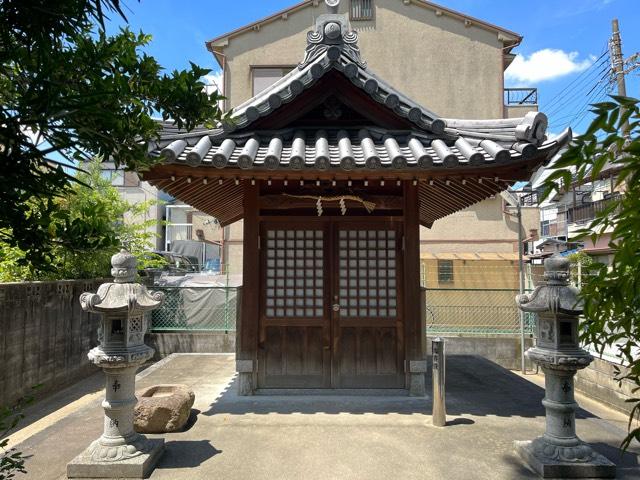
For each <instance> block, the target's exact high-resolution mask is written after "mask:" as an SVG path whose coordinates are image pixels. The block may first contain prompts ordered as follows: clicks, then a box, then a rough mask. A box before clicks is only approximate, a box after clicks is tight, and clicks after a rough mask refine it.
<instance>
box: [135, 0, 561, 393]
mask: <svg viewBox="0 0 640 480" xmlns="http://www.w3.org/2000/svg"><path fill="white" fill-rule="evenodd" d="M326 3H327V6H328V13H326V14H323V15H320V16H319V17H318V18H317V19H316V24H315V29H314V30H313V31H311V32H309V33H308V35H307V45H306V51H304V52H303V49H304V46H303V45H301V46H300V53H301V56H300V59H301V62H300V64H299V65H298V66H297V68H295V69H294V70H293V71H291V72H290V73H288V74H287V75H285V76H284V77H283V78H281V79H280V80H278V81H277V82H276V83H274V84H273V85H271V86H270V87H268V88H267V89H265V90H263V91H262V92H260V93H258V94H257V95H255V96H254V97H253V98H251V99H250V100H248V101H246V102H245V103H243V104H241V105H239V106H237V107H236V108H234V110H233V112H232V115H231V116H230V118H229V119H228V120H226V121H224V123H223V124H221V125H220V126H219V127H218V128H215V129H210V130H208V129H205V128H197V129H195V130H193V131H191V132H181V131H178V130H176V129H175V128H174V127H172V126H171V125H169V124H168V123H167V124H166V126H165V129H164V132H163V133H162V137H161V140H160V141H159V143H158V145H156V147H155V149H154V150H153V151H152V152H151V155H152V156H155V157H158V158H159V159H160V162H159V163H158V164H156V165H155V166H154V167H153V168H152V169H151V170H150V171H148V172H145V173H144V174H143V175H144V179H145V180H146V181H148V182H150V183H151V184H152V185H154V186H156V187H158V188H160V189H162V190H164V191H165V192H167V193H169V194H171V195H172V196H174V197H175V198H177V199H179V200H182V201H184V202H185V203H187V204H189V205H191V206H193V207H195V208H197V209H198V210H200V211H202V212H205V213H207V214H210V215H212V216H214V217H216V218H217V219H218V220H219V221H220V223H221V224H222V225H223V226H224V225H229V224H231V223H233V222H236V221H238V220H240V219H243V220H244V233H243V287H242V306H241V314H240V318H239V319H238V325H237V342H236V362H237V370H238V373H239V385H240V393H241V394H245V395H247V394H252V393H254V392H255V391H256V390H257V389H260V390H265V391H267V390H272V389H362V388H367V389H402V390H406V391H408V392H409V393H410V394H414V395H421V394H424V389H425V387H424V372H425V371H426V340H427V339H426V334H425V319H424V315H423V308H422V306H421V305H422V302H421V299H422V296H421V290H420V251H419V250H420V243H419V242H420V240H419V227H420V225H422V226H425V227H431V226H432V225H433V224H434V222H436V221H437V220H438V219H441V218H443V217H445V216H447V215H450V214H452V213H454V212H457V211H459V210H462V209H464V208H466V207H468V206H470V205H473V204H475V203H477V202H480V201H482V200H484V199H486V198H489V197H491V196H493V195H496V194H497V193H499V192H501V191H503V190H505V189H507V188H508V187H509V186H510V185H512V184H513V183H515V182H517V181H521V180H528V179H529V178H530V177H531V174H532V173H533V172H534V171H535V170H536V169H537V168H539V167H540V166H541V165H543V164H546V163H547V162H548V161H549V160H550V159H551V158H552V157H553V156H554V155H555V154H556V153H557V152H558V151H559V150H560V148H562V147H563V146H564V145H566V144H567V143H568V142H569V141H570V139H571V131H570V130H566V131H565V132H563V133H562V134H560V135H559V136H557V137H555V138H554V139H552V140H549V139H548V138H547V136H546V129H547V118H546V116H545V115H544V114H543V113H540V112H529V113H527V114H526V115H525V116H524V117H522V118H509V119H495V120H462V119H453V118H442V117H440V116H439V115H437V114H436V113H434V112H432V111H430V110H429V109H428V108H425V107H423V106H422V105H420V104H418V103H417V102H415V101H413V100H411V98H408V97H407V96H406V95H404V94H403V93H402V92H400V91H398V90H396V89H395V88H394V87H393V86H392V85H390V84H388V83H387V82H385V80H384V79H383V78H380V77H378V76H377V75H376V74H375V73H374V72H372V71H371V70H369V69H368V68H367V63H366V61H365V60H366V53H367V52H361V51H360V49H359V46H358V35H357V33H356V32H355V31H354V30H352V29H351V27H350V23H349V20H348V17H347V16H346V15H343V14H339V13H338V8H337V7H338V3H339V1H338V0H326ZM469 88H473V85H469Z"/></svg>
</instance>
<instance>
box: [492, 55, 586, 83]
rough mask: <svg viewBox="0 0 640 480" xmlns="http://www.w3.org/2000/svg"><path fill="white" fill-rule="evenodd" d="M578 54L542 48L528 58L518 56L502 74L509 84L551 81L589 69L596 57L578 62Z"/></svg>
mask: <svg viewBox="0 0 640 480" xmlns="http://www.w3.org/2000/svg"><path fill="white" fill-rule="evenodd" d="M578 56H579V54H578V52H565V51H564V50H559V49H554V48H544V49H542V50H538V51H537V52H533V53H532V54H531V55H529V56H524V55H518V56H516V58H515V59H514V60H513V62H512V63H511V65H509V68H507V70H506V71H505V72H504V74H505V80H506V81H507V82H509V83H516V84H526V83H529V84H531V83H537V82H543V81H545V80H553V79H556V78H559V77H563V76H565V75H568V74H570V73H576V72H582V71H583V70H586V69H587V68H589V67H590V66H591V65H592V64H593V62H595V60H596V57H594V56H593V55H589V57H588V58H585V59H583V60H580V59H579V58H578Z"/></svg>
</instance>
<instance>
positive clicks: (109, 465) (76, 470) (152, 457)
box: [67, 438, 164, 478]
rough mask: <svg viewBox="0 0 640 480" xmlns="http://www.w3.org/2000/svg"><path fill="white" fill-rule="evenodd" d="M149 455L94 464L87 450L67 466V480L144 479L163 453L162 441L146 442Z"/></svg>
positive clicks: (157, 439)
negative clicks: (78, 479) (89, 479)
mask: <svg viewBox="0 0 640 480" xmlns="http://www.w3.org/2000/svg"><path fill="white" fill-rule="evenodd" d="M148 445H149V453H145V454H142V455H138V456H137V457H134V458H129V459H126V460H119V461H117V462H96V461H94V460H92V459H91V456H90V454H89V453H88V451H87V450H85V451H84V452H82V453H81V454H80V455H78V456H77V457H76V458H74V459H73V460H72V461H71V462H69V464H67V477H69V478H146V477H147V476H148V475H149V474H150V473H151V471H152V470H153V469H154V467H155V465H156V463H158V460H159V459H160V456H161V454H162V452H163V451H164V439H161V438H156V439H153V440H148Z"/></svg>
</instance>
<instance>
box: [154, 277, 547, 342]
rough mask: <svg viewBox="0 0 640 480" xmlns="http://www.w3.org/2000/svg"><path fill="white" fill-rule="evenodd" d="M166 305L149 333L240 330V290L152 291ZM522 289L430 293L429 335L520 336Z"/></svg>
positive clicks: (529, 327)
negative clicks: (162, 295)
mask: <svg viewBox="0 0 640 480" xmlns="http://www.w3.org/2000/svg"><path fill="white" fill-rule="evenodd" d="M153 289H154V290H160V291H163V292H164V293H165V295H166V300H165V302H164V304H163V305H162V307H161V308H159V309H158V310H154V311H153V312H152V315H151V319H152V322H151V330H152V331H154V332H161V331H223V332H230V331H235V329H236V319H237V316H238V314H239V312H240V307H239V303H238V302H239V300H240V295H239V294H238V292H239V289H238V288H236V287H153ZM517 294H518V290H512V289H460V288H446V289H444V288H427V289H425V295H426V323H427V334H428V335H430V336H432V335H445V334H448V335H517V334H519V333H520V312H519V310H518V308H517V306H516V303H515V296H516V295H517ZM534 325H535V316H534V315H533V314H530V313H525V334H533V332H534Z"/></svg>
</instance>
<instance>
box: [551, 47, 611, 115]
mask: <svg viewBox="0 0 640 480" xmlns="http://www.w3.org/2000/svg"><path fill="white" fill-rule="evenodd" d="M608 62H609V58H608V57H607V58H605V59H604V60H602V61H601V62H600V63H599V64H597V66H596V64H595V63H594V64H593V65H594V67H595V68H594V69H593V70H591V71H590V72H589V74H588V75H586V76H583V77H582V78H581V80H580V82H578V83H577V84H576V85H575V86H574V87H573V88H572V89H571V90H570V91H569V92H568V93H567V94H566V95H564V96H562V97H561V98H558V100H556V101H555V102H553V103H551V104H548V105H546V106H545V110H546V111H547V112H548V113H547V114H548V115H553V114H554V113H556V112H558V111H560V110H562V109H563V108H565V107H566V105H568V104H570V103H571V102H572V101H573V100H575V99H576V98H577V97H581V96H582V95H583V94H584V92H585V90H587V89H588V88H589V87H590V86H592V85H593V82H594V81H599V79H600V78H601V77H602V76H603V75H604V74H606V73H607V72H609V70H610V68H609V66H608ZM585 73H586V72H585ZM605 76H606V75H605ZM566 90H567V88H565V89H564V91H566Z"/></svg>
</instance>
